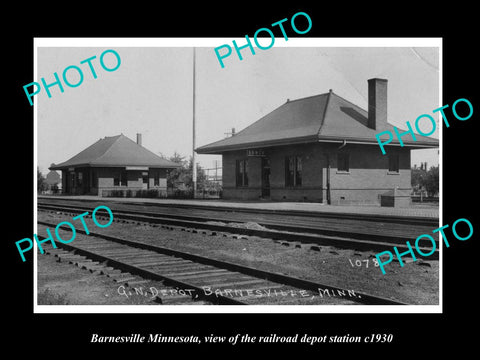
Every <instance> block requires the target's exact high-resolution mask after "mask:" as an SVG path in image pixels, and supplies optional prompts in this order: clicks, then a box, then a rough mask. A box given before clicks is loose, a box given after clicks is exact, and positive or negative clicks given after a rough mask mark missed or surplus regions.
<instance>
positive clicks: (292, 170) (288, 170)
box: [285, 156, 302, 186]
mask: <svg viewBox="0 0 480 360" xmlns="http://www.w3.org/2000/svg"><path fill="white" fill-rule="evenodd" d="M285 186H302V158H301V157H300V156H287V157H286V158H285Z"/></svg>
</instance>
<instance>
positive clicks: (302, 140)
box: [195, 136, 439, 154]
mask: <svg viewBox="0 0 480 360" xmlns="http://www.w3.org/2000/svg"><path fill="white" fill-rule="evenodd" d="M317 142H319V143H344V142H346V143H347V144H361V145H378V142H377V141H376V140H373V139H364V138H352V137H350V138H348V137H347V138H341V137H319V136H307V137H299V138H290V139H279V140H271V141H258V142H251V143H243V144H236V145H224V146H222V145H218V146H214V145H212V146H210V145H207V146H206V147H204V148H202V147H200V148H197V149H195V151H196V152H197V153H198V154H221V153H223V152H227V151H238V150H248V149H258V148H267V147H274V146H287V145H297V144H308V143H317ZM385 146H402V147H405V148H419V149H428V148H438V146H439V143H438V142H434V141H432V142H431V143H430V142H424V141H423V142H422V141H415V142H413V141H404V142H403V145H400V142H398V141H397V142H394V141H392V142H391V143H388V144H386V145H385Z"/></svg>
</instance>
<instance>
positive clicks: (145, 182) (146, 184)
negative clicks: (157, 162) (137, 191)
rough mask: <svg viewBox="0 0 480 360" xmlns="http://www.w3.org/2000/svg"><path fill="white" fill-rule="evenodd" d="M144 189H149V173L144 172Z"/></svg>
mask: <svg viewBox="0 0 480 360" xmlns="http://www.w3.org/2000/svg"><path fill="white" fill-rule="evenodd" d="M142 179H143V183H142V189H143V190H147V189H148V172H142Z"/></svg>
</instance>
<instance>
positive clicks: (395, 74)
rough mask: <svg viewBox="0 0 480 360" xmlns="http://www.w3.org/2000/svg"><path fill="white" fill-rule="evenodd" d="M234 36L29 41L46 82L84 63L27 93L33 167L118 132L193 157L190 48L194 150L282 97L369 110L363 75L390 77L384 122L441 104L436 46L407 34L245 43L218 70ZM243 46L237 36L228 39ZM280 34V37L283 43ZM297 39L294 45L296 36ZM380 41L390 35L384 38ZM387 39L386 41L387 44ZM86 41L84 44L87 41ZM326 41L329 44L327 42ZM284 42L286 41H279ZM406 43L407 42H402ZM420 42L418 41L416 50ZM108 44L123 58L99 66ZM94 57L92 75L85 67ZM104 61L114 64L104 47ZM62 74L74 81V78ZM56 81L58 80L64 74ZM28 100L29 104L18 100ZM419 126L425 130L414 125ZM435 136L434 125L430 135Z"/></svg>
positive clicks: (434, 158) (420, 153) (201, 158)
mask: <svg viewBox="0 0 480 360" xmlns="http://www.w3.org/2000/svg"><path fill="white" fill-rule="evenodd" d="M232 40H233V39H226V38H218V39H203V41H202V40H199V39H190V40H187V41H183V42H182V41H180V40H178V41H176V40H175V39H169V41H166V40H165V39H153V40H151V39H149V40H145V39H143V41H140V39H128V40H126V41H124V42H122V41H121V40H120V39H103V40H102V41H100V42H98V41H97V42H95V41H93V40H87V41H86V40H85V39H84V40H83V42H82V41H80V40H78V39H60V40H58V41H55V39H50V40H48V41H47V40H43V41H42V39H40V40H38V39H37V43H36V44H37V62H36V63H37V69H36V75H35V79H34V80H33V81H37V82H40V79H41V78H45V81H46V83H47V84H48V83H52V82H54V75H53V73H54V72H57V74H58V75H59V77H60V78H61V76H62V73H63V70H64V69H65V68H66V67H68V66H70V65H75V66H78V67H80V68H81V69H82V72H83V76H84V79H83V82H82V83H81V84H80V85H79V86H78V87H74V88H73V87H68V86H66V85H65V84H63V85H64V92H63V93H61V92H60V90H59V88H58V86H52V87H51V88H50V91H51V95H52V97H51V98H48V96H47V95H46V92H45V90H44V89H43V88H42V90H41V92H40V93H39V94H38V95H35V98H34V102H35V107H36V111H37V115H36V126H37V164H38V166H39V167H40V169H41V171H42V172H43V173H44V174H46V173H48V167H49V166H50V164H52V163H57V164H58V163H60V162H63V161H66V160H68V159H69V158H71V157H72V156H74V155H76V154H77V153H78V152H80V151H82V150H83V149H85V148H86V147H88V146H90V145H91V144H93V143H94V142H96V141H97V140H99V139H100V138H103V137H105V136H114V135H119V134H120V133H123V134H124V135H125V136H127V137H129V138H131V139H132V140H136V134H137V133H141V134H142V142H143V146H144V147H146V148H147V149H149V150H151V151H152V152H154V153H156V154H159V155H164V156H167V157H168V156H171V155H173V153H174V152H178V153H180V154H181V155H184V156H187V157H188V156H190V155H191V154H192V141H193V140H192V121H193V47H194V46H195V47H196V50H195V99H196V101H195V119H196V147H200V146H203V145H206V144H208V143H211V142H214V141H217V140H221V139H223V138H225V137H226V135H225V134H226V133H229V132H230V131H231V128H235V129H236V131H237V132H238V131H240V130H241V129H243V128H245V127H247V126H248V125H250V124H252V123H253V122H255V121H256V120H258V119H260V118H261V117H262V116H264V115H266V114H268V113H269V112H271V111H273V110H274V109H275V108H277V107H279V106H280V105H282V104H283V103H285V102H286V100H287V99H290V100H294V99H299V98H302V97H307V96H312V95H317V94H322V93H326V92H328V91H329V89H332V90H333V91H334V92H335V93H336V94H338V95H340V96H342V97H344V98H345V99H347V100H349V101H351V102H353V103H355V104H357V105H358V106H360V107H361V108H363V109H368V103H367V94H368V88H367V80H368V79H370V78H374V77H379V78H384V79H388V119H389V120H388V121H389V122H390V123H392V124H393V125H395V126H397V127H399V128H403V129H406V125H405V122H406V121H409V122H410V123H411V124H412V125H413V124H414V122H415V119H416V118H417V117H418V116H419V115H421V114H430V115H432V116H433V117H434V118H435V119H437V125H438V114H432V110H433V109H436V108H438V107H440V106H441V105H442V104H441V103H440V96H439V84H440V78H439V77H440V75H439V74H440V73H441V71H440V52H439V48H438V47H436V45H437V43H432V44H430V43H428V46H425V42H423V43H420V44H416V43H414V39H413V40H410V42H412V44H410V43H409V41H407V42H405V41H404V42H403V43H397V41H396V40H395V39H390V40H389V41H386V40H385V39H384V40H382V41H383V42H381V43H380V45H382V46H379V44H376V43H374V44H373V46H372V44H371V42H365V43H362V41H361V40H359V39H355V42H353V43H352V42H348V43H347V45H348V46H344V45H342V42H340V41H339V42H338V43H339V44H340V45H339V44H338V43H335V42H332V41H330V42H327V44H326V45H327V46H325V45H324V44H323V42H322V39H317V38H315V39H308V38H303V39H295V38H289V42H288V44H287V43H286V42H285V41H283V38H282V39H276V42H275V45H274V46H273V47H272V48H270V49H268V50H261V49H258V48H256V49H255V52H256V53H255V55H253V54H251V53H250V50H249V49H248V48H246V49H244V50H242V55H243V60H241V61H240V60H239V58H238V57H237V55H236V54H235V50H233V52H232V55H231V56H230V57H228V58H225V59H224V63H225V68H222V67H221V66H220V64H219V62H218V59H217V58H216V55H215V52H214V48H215V47H217V46H220V45H223V44H230V45H232V42H231V41H232ZM236 40H237V43H239V44H243V43H244V42H245V39H243V42H242V39H236ZM281 40H282V41H283V43H281ZM300 40H301V41H300ZM387 40H388V39H387ZM385 41H386V42H385ZM90 43H92V45H90ZM332 44H333V45H332ZM287 45H288V46H287ZM410 45H411V46H410ZM419 45H421V46H419ZM108 49H113V50H115V51H116V52H117V53H118V54H119V56H120V58H121V64H120V66H119V67H118V69H117V70H115V71H111V72H108V71H105V70H104V69H103V68H102V67H101V65H100V63H99V58H100V55H101V54H102V53H103V52H104V51H105V50H108ZM92 56H96V59H94V60H92V65H93V66H94V68H95V71H96V74H97V78H96V79H94V78H93V76H92V73H91V71H90V70H89V68H88V65H87V64H80V62H81V61H83V60H85V59H88V58H91V57H92ZM104 60H105V64H106V66H107V67H113V66H114V65H115V64H116V59H115V57H114V56H113V55H112V54H110V53H107V54H105V57H104ZM76 76H78V75H77V74H76V72H75V71H74V70H73V71H69V72H68V79H69V81H70V82H72V83H76V82H78V81H79V78H78V77H76ZM62 81H63V80H62ZM26 101H28V100H26ZM422 130H424V131H425V132H428V131H429V130H430V128H429V127H427V126H426V127H425V128H424V129H423V128H422ZM432 137H434V138H438V137H439V133H438V126H437V131H436V132H435V133H434V134H433V135H432ZM215 160H217V161H218V160H221V156H217V155H197V156H196V161H197V162H198V163H200V165H201V166H202V167H206V168H212V167H214V161H215ZM425 161H426V162H427V163H428V166H429V167H430V166H434V165H438V150H437V149H434V150H415V151H413V152H412V166H413V165H414V164H417V165H419V164H420V162H425Z"/></svg>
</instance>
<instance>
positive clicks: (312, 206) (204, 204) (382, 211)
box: [38, 195, 439, 219]
mask: <svg viewBox="0 0 480 360" xmlns="http://www.w3.org/2000/svg"><path fill="white" fill-rule="evenodd" d="M38 199H52V200H53V199H62V200H72V201H82V200H83V201H96V202H103V203H108V202H121V203H129V202H130V203H138V204H142V203H143V204H151V205H155V204H156V205H159V206H162V205H163V206H168V205H173V206H185V207H200V208H205V209H218V210H230V211H235V210H242V209H243V210H252V211H254V210H257V211H272V212H298V213H305V212H310V213H318V214H321V213H326V214H327V213H328V214H350V215H355V214H357V215H378V216H392V217H405V218H428V219H438V218H439V206H438V205H433V204H414V205H412V206H410V207H408V208H393V207H381V206H380V205H325V204H321V203H308V202H276V201H228V200H212V199H209V200H206V199H205V200H204V199H156V198H155V199H153V198H123V197H122V198H120V197H118V198H116V197H98V196H93V195H38Z"/></svg>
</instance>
